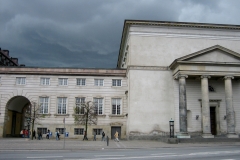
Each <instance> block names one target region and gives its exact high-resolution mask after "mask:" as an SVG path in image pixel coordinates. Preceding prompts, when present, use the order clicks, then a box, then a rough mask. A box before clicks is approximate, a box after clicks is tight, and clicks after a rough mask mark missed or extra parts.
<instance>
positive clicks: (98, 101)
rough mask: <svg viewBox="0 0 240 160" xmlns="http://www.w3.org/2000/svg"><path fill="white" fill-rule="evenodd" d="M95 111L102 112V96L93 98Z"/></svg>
mask: <svg viewBox="0 0 240 160" xmlns="http://www.w3.org/2000/svg"><path fill="white" fill-rule="evenodd" d="M94 103H95V113H96V114H103V98H94Z"/></svg>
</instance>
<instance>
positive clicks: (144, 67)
mask: <svg viewBox="0 0 240 160" xmlns="http://www.w3.org/2000/svg"><path fill="white" fill-rule="evenodd" d="M129 70H150V71H170V69H169V67H168V66H134V65H129V66H127V72H126V75H127V74H128V72H129Z"/></svg>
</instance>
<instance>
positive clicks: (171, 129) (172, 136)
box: [169, 118, 174, 138]
mask: <svg viewBox="0 0 240 160" xmlns="http://www.w3.org/2000/svg"><path fill="white" fill-rule="evenodd" d="M169 128H170V138H174V120H172V118H171V120H170V121H169Z"/></svg>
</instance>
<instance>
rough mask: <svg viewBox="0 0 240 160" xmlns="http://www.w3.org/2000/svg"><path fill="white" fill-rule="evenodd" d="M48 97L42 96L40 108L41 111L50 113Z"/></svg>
mask: <svg viewBox="0 0 240 160" xmlns="http://www.w3.org/2000/svg"><path fill="white" fill-rule="evenodd" d="M48 100H49V98H48V97H40V110H39V113H43V114H44V113H48Z"/></svg>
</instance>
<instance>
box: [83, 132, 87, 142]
mask: <svg viewBox="0 0 240 160" xmlns="http://www.w3.org/2000/svg"><path fill="white" fill-rule="evenodd" d="M84 140H88V138H87V132H86V131H84V137H83V141H84Z"/></svg>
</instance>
